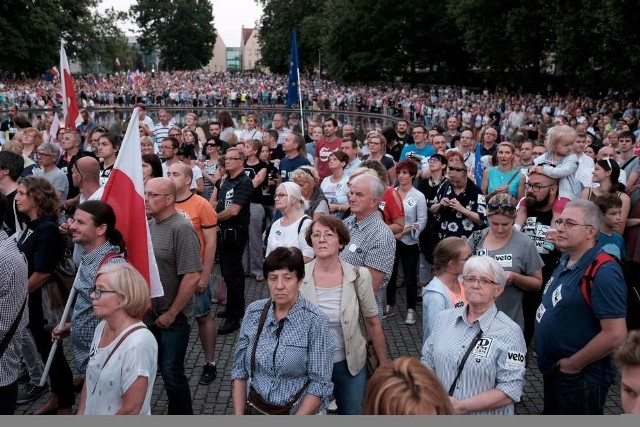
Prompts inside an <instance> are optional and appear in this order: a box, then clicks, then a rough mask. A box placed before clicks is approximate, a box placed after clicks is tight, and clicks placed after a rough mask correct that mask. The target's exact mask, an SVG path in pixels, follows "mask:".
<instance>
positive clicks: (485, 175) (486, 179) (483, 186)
mask: <svg viewBox="0 0 640 427" xmlns="http://www.w3.org/2000/svg"><path fill="white" fill-rule="evenodd" d="M480 189H481V190H482V194H487V191H488V190H489V168H487V169H485V170H484V171H482V184H481V185H480ZM487 199H488V198H487Z"/></svg>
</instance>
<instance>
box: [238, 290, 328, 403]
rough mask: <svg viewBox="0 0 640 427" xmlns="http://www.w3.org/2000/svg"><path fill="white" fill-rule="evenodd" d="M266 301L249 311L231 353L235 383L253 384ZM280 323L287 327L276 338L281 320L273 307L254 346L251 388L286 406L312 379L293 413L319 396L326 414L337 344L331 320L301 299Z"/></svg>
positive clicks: (252, 304)
mask: <svg viewBox="0 0 640 427" xmlns="http://www.w3.org/2000/svg"><path fill="white" fill-rule="evenodd" d="M266 303H267V300H266V299H262V300H258V301H254V302H253V303H251V304H249V307H247V310H246V313H245V315H244V319H243V321H242V326H241V328H240V334H239V336H238V341H237V343H236V348H235V350H234V354H233V368H232V371H231V378H232V379H234V380H235V379H243V380H249V378H250V376H251V352H252V350H253V345H254V341H255V339H256V333H257V330H258V324H259V321H260V315H261V313H262V309H263V308H264V305H265V304H266ZM282 321H284V326H283V327H282V329H281V332H280V334H279V335H278V334H276V331H277V330H278V327H279V322H278V321H277V320H276V318H275V316H274V308H273V304H272V305H271V307H270V308H269V312H268V313H267V318H266V320H265V323H264V327H263V329H262V333H261V335H260V340H259V341H258V347H257V348H256V356H255V360H256V362H255V363H256V364H255V371H254V372H253V380H252V382H251V383H252V384H251V385H252V386H253V388H254V389H255V391H256V392H258V394H260V396H261V397H262V398H263V399H265V400H266V401H268V402H269V403H271V404H274V405H286V404H287V403H289V402H290V401H291V399H292V398H293V397H294V396H295V395H296V393H298V391H299V390H300V389H302V387H304V385H305V383H306V382H307V380H309V381H310V382H309V385H308V386H307V389H306V390H305V392H304V393H302V397H301V398H300V399H299V401H298V402H296V404H295V405H294V406H293V408H292V410H291V414H295V412H296V411H297V410H298V408H299V407H300V403H301V402H302V401H303V400H304V396H306V395H314V396H317V397H319V398H320V400H321V402H322V403H321V405H320V410H321V411H322V410H324V409H326V407H327V404H328V398H329V395H330V394H331V392H332V391H333V384H332V382H331V373H332V371H333V351H334V348H335V345H336V344H335V340H334V338H333V336H332V335H331V332H330V331H329V320H328V319H327V316H326V315H325V314H324V313H323V312H322V311H321V310H320V309H319V308H318V307H317V306H316V305H314V304H312V303H311V302H309V301H307V300H306V299H304V298H302V297H301V296H298V300H297V301H296V303H295V304H294V305H293V307H292V308H291V310H290V311H289V314H287V317H285V318H284V319H283V320H282Z"/></svg>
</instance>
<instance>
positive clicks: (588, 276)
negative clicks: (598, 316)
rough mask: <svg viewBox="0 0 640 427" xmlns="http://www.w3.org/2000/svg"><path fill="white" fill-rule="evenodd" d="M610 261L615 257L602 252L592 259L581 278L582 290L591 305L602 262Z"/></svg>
mask: <svg viewBox="0 0 640 427" xmlns="http://www.w3.org/2000/svg"><path fill="white" fill-rule="evenodd" d="M610 261H615V259H614V258H613V257H612V256H611V255H609V254H608V253H606V252H600V253H599V254H598V255H596V257H595V258H594V259H593V261H591V263H590V264H589V266H588V267H587V270H586V271H585V273H584V275H583V276H582V279H581V280H580V291H581V292H582V296H583V297H584V300H585V301H586V303H587V305H588V306H589V307H591V289H592V288H593V281H594V280H595V278H596V274H597V273H598V270H599V269H600V267H601V266H602V264H604V263H606V262H610Z"/></svg>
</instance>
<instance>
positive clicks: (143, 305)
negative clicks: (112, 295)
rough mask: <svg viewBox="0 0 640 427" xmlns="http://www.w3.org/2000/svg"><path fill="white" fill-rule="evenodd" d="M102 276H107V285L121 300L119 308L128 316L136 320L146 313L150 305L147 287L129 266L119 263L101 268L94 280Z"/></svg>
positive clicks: (143, 280)
mask: <svg viewBox="0 0 640 427" xmlns="http://www.w3.org/2000/svg"><path fill="white" fill-rule="evenodd" d="M103 275H104V276H109V284H111V286H112V287H113V290H114V291H116V292H117V294H118V295H120V297H121V299H122V302H121V303H120V308H122V309H123V310H124V311H125V312H126V313H127V314H128V315H129V316H131V317H136V318H138V317H140V316H142V315H143V314H144V313H145V312H146V311H147V309H148V308H149V305H150V304H151V298H150V296H149V285H148V284H147V281H146V280H145V279H144V277H142V274H140V273H139V272H138V270H136V269H135V268H134V267H133V266H132V265H131V264H129V263H120V264H113V265H106V266H104V267H101V268H100V269H99V270H98V272H97V273H96V280H97V279H98V277H100V276H103Z"/></svg>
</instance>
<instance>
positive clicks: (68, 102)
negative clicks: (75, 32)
mask: <svg viewBox="0 0 640 427" xmlns="http://www.w3.org/2000/svg"><path fill="white" fill-rule="evenodd" d="M60 71H62V76H61V79H60V80H61V82H62V112H63V113H64V127H65V128H66V129H71V130H77V129H76V121H78V120H82V119H81V118H80V110H79V109H78V99H77V98H76V91H75V90H74V89H73V79H72V78H71V68H69V60H68V59H67V52H65V50H64V41H62V40H60Z"/></svg>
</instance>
